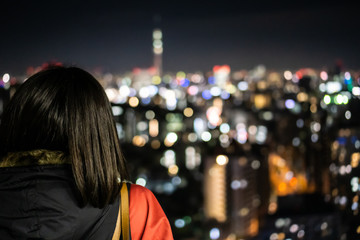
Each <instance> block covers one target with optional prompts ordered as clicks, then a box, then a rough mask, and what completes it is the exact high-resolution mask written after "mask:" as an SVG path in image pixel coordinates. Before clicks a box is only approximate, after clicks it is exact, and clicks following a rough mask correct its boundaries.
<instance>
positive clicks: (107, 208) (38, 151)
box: [0, 67, 173, 240]
mask: <svg viewBox="0 0 360 240" xmlns="http://www.w3.org/2000/svg"><path fill="white" fill-rule="evenodd" d="M127 179H129V178H128V173H127V169H126V165H125V161H124V158H123V155H122V153H121V150H120V145H119V139H118V135H117V131H116V127H115V123H114V120H113V116H112V112H111V106H110V103H109V101H108V99H107V96H106V94H105V92H104V90H103V88H102V86H101V85H100V84H99V82H98V81H97V80H96V79H95V78H94V77H93V76H92V75H90V74H89V73H88V72H86V71H84V70H82V69H79V68H76V67H56V68H51V69H50V68H49V69H46V70H43V71H41V72H39V73H36V74H35V75H33V76H31V77H30V78H28V79H27V80H26V81H25V82H24V83H23V84H22V85H21V86H20V88H19V89H18V90H17V91H16V93H15V94H14V96H13V97H12V99H11V100H10V102H9V103H8V104H7V106H6V109H5V110H4V113H3V115H2V117H1V125H0V238H1V239H3V240H4V239H61V240H64V239H86V240H88V239H94V240H102V239H104V240H109V239H112V237H113V234H114V230H115V226H116V224H117V217H118V210H119V192H120V183H121V182H125V181H126V180H127ZM129 201H130V213H129V215H130V230H131V238H132V239H133V240H137V239H164V240H165V239H173V237H172V233H171V229H170V225H169V222H168V220H167V218H166V216H165V214H164V212H163V210H162V208H161V206H160V205H159V203H158V201H157V200H156V198H155V197H154V195H153V194H152V193H151V192H150V191H149V190H147V189H146V188H144V187H141V186H138V185H135V184H131V186H130V193H129Z"/></svg>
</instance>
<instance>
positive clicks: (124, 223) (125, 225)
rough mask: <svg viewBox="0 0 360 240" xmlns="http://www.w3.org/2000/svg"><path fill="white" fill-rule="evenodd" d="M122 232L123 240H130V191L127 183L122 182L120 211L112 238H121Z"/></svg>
mask: <svg viewBox="0 0 360 240" xmlns="http://www.w3.org/2000/svg"><path fill="white" fill-rule="evenodd" d="M121 233H122V234H123V236H122V239H123V240H130V219H129V193H128V187H127V184H126V183H122V186H121V190H120V203H119V212H118V217H117V221H116V227H115V231H114V235H113V237H112V240H119V239H120V236H121Z"/></svg>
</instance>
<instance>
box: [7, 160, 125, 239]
mask: <svg viewBox="0 0 360 240" xmlns="http://www.w3.org/2000/svg"><path fill="white" fill-rule="evenodd" d="M79 199H80V196H79V193H78V191H77V188H76V186H75V181H74V179H73V176H72V171H71V166H70V165H67V164H63V165H41V166H23V167H2V168H0V239H1V240H7V239H17V240H22V239H54V240H55V239H61V240H67V239H86V240H109V239H110V240H111V239H112V235H113V232H114V229H115V224H116V220H117V213H118V207H119V201H118V200H117V201H115V202H114V204H110V205H108V206H106V207H105V208H103V209H99V208H94V207H92V206H89V205H88V206H85V207H83V208H82V207H81V204H80V200H79Z"/></svg>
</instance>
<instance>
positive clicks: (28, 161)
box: [0, 149, 71, 167]
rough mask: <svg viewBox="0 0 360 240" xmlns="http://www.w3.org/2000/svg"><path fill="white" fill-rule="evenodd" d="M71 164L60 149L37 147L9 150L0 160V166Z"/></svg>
mask: <svg viewBox="0 0 360 240" xmlns="http://www.w3.org/2000/svg"><path fill="white" fill-rule="evenodd" d="M58 164H71V161H70V159H69V158H68V157H67V156H66V155H65V154H64V153H63V152H61V151H49V150H45V149H37V150H32V151H25V152H11V153H8V154H7V155H6V156H5V157H4V158H3V159H1V160H0V167H22V166H31V165H58Z"/></svg>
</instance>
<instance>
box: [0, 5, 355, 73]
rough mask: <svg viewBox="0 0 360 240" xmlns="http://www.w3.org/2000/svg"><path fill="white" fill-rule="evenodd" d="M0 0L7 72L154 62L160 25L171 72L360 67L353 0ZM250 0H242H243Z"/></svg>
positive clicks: (2, 61) (0, 51) (1, 53)
mask: <svg viewBox="0 0 360 240" xmlns="http://www.w3.org/2000/svg"><path fill="white" fill-rule="evenodd" d="M122 2H124V1H76V0H73V1H69V0H63V1H40V0H39V1H35V0H34V1H16V0H12V1H8V0H5V1H1V3H0V30H1V35H0V74H1V73H2V72H10V73H12V74H21V73H24V72H25V71H26V68H27V67H29V66H39V65H41V64H43V63H44V62H49V61H60V62H62V63H65V64H74V65H77V66H80V67H84V68H86V69H88V70H94V69H100V70H103V71H104V72H106V71H111V72H115V73H122V72H126V71H131V70H132V69H133V68H134V67H140V68H148V67H150V66H151V65H152V31H153V29H154V28H156V27H160V28H161V29H162V31H163V40H164V54H163V61H164V71H165V72H168V71H171V72H174V71H180V70H182V71H209V70H211V69H212V67H213V66H214V65H221V64H228V65H230V67H231V68H232V69H233V70H239V69H251V68H253V67H255V66H257V65H259V64H263V65H265V66H266V67H267V68H268V69H275V70H284V69H296V68H303V67H312V68H331V67H333V66H334V65H335V62H337V61H339V60H340V61H342V63H343V66H344V68H347V69H356V70H359V69H360V41H359V36H360V32H359V31H360V12H359V10H358V7H357V6H356V5H355V3H347V2H346V1H341V2H336V1H226V0H223V1H210V0H209V1H195V0H194V1H177V0H169V1H128V2H127V3H122ZM239 2H241V4H240V3H239Z"/></svg>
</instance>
